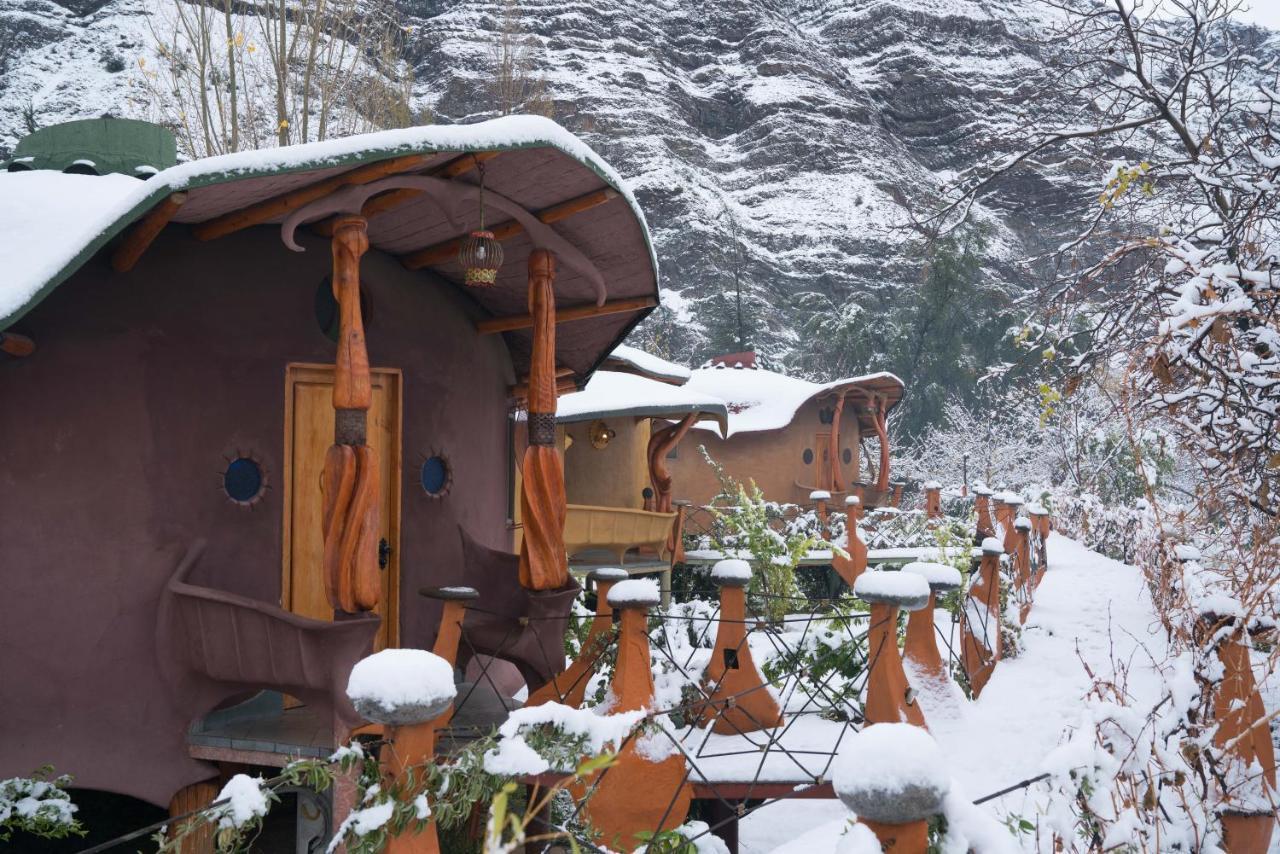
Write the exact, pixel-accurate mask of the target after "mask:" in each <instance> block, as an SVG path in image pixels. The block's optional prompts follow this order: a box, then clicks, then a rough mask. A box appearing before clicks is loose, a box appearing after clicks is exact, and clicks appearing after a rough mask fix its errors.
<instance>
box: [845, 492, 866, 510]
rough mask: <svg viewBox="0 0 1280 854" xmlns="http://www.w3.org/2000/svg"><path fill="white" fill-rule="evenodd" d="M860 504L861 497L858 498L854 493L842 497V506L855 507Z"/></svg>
mask: <svg viewBox="0 0 1280 854" xmlns="http://www.w3.org/2000/svg"><path fill="white" fill-rule="evenodd" d="M860 504H862V499H861V498H859V497H858V496H856V495H846V496H845V497H844V506H845V507H856V506H858V505H860Z"/></svg>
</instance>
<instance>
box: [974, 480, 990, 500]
mask: <svg viewBox="0 0 1280 854" xmlns="http://www.w3.org/2000/svg"><path fill="white" fill-rule="evenodd" d="M973 494H974V495H985V496H987V497H988V498H990V497H991V496H992V495H994V494H995V493H994V492H992V491H991V488H990V487H988V486H987V485H986V484H984V483H980V484H978V485H977V486H975V487H974V488H973Z"/></svg>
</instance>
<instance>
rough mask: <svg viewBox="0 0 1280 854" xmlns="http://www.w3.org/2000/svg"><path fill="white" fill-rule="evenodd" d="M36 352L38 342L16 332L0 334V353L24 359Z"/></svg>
mask: <svg viewBox="0 0 1280 854" xmlns="http://www.w3.org/2000/svg"><path fill="white" fill-rule="evenodd" d="M35 351H36V342H34V341H32V340H31V339H30V338H28V337H27V336H25V335H19V334H18V333H16V332H0V353H8V354H9V355H10V356H16V357H18V358H23V357H25V356H30V355H31V354H32V353H34V352H35Z"/></svg>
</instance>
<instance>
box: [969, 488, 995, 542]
mask: <svg viewBox="0 0 1280 854" xmlns="http://www.w3.org/2000/svg"><path fill="white" fill-rule="evenodd" d="M973 495H974V498H973V509H974V512H975V513H976V514H977V516H978V521H977V531H976V532H975V538H976V540H977V542H979V543H981V542H982V541H983V540H985V539H986V538H987V537H994V536H995V535H996V524H995V520H993V519H992V518H991V490H990V489H987V488H986V487H985V486H975V487H974V489H973Z"/></svg>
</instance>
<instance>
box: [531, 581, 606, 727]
mask: <svg viewBox="0 0 1280 854" xmlns="http://www.w3.org/2000/svg"><path fill="white" fill-rule="evenodd" d="M587 577H588V578H589V579H591V581H592V582H593V583H594V584H595V586H596V613H595V616H594V617H592V618H591V625H590V627H588V629H587V637H586V640H584V641H583V642H582V649H580V650H579V651H578V657H577V658H575V659H574V660H573V663H572V664H570V665H569V667H568V668H567V669H566V670H565V671H564V672H563V673H558V674H556V675H555V677H553V678H552V680H551V681H550V682H548V683H547V684H546V685H543V686H542V687H541V688H539V689H538V690H537V691H534V692H533V693H532V694H530V695H529V699H528V701H527V702H526V703H525V706H541V705H542V704H543V703H552V702H555V703H563V704H564V705H566V706H572V707H573V708H575V709H577V708H580V707H581V706H582V702H583V700H584V699H585V698H586V695H587V683H588V682H590V681H591V674H592V673H594V672H595V669H596V666H597V665H598V664H599V663H600V660H601V659H602V658H603V657H604V653H605V651H606V649H607V648H608V646H609V643H610V641H611V640H612V639H613V608H611V607H609V591H610V590H611V589H613V585H615V584H617V583H618V582H619V581H626V580H627V578H629V577H630V573H628V572H627V571H626V570H625V569H619V568H615V567H601V568H600V569H594V570H592V571H591V574H590V575H588V576H587Z"/></svg>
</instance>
